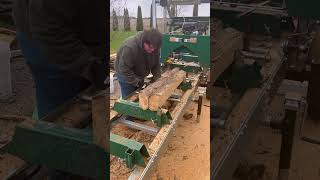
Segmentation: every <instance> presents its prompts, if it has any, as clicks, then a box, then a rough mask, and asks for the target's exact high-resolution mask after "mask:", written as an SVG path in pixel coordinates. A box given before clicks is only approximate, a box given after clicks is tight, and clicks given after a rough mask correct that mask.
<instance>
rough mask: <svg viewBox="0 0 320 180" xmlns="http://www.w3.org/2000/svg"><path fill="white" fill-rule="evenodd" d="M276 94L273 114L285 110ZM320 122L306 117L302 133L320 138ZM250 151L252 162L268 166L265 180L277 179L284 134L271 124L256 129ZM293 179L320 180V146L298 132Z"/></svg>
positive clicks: (291, 174) (293, 160) (293, 157)
mask: <svg viewBox="0 0 320 180" xmlns="http://www.w3.org/2000/svg"><path fill="white" fill-rule="evenodd" d="M279 99H280V98H279V97H277V96H276V97H275V98H274V99H273V101H272V102H271V104H270V107H273V108H272V110H271V111H270V114H278V113H279V112H280V111H281V108H280V107H281V100H279ZM319 131H320V125H319V123H315V121H314V120H311V119H306V120H305V124H304V128H303V130H302V134H303V135H304V136H308V137H312V138H314V139H318V140H320V134H319ZM256 132H257V133H256V136H254V138H253V140H252V142H251V143H250V145H249V149H250V152H248V153H247V157H248V161H249V163H250V164H263V165H265V167H266V169H265V174H264V179H268V180H276V179H277V176H278V167H279V165H278V163H279V158H280V147H281V134H280V132H279V131H278V130H273V129H271V128H269V127H259V128H258V129H257V130H256ZM289 179H290V180H319V179H320V145H315V144H311V143H308V142H305V141H302V140H301V139H300V138H299V136H298V135H297V134H296V136H295V139H294V144H293V151H292V159H291V170H290V176H289Z"/></svg>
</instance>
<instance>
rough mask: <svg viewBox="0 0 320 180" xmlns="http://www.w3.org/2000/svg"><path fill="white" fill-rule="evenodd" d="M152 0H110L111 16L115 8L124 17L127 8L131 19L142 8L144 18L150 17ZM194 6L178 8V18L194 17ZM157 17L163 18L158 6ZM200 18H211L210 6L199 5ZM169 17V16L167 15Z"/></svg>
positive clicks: (161, 9)
mask: <svg viewBox="0 0 320 180" xmlns="http://www.w3.org/2000/svg"><path fill="white" fill-rule="evenodd" d="M151 3H152V1H151V0H110V6H111V7H110V15H111V13H112V9H113V8H114V9H115V10H116V12H117V15H119V14H120V16H121V15H123V8H124V7H126V8H127V9H128V11H129V15H130V17H137V10H138V6H139V5H140V6H141V10H142V17H150V8H151V7H150V6H151ZM192 11H193V5H184V6H178V16H192ZM156 12H157V17H159V18H161V17H163V8H162V7H161V6H160V5H159V4H157V10H156ZM198 15H199V16H210V4H209V3H205V4H200V5H199V11H198ZM167 17H168V15H167Z"/></svg>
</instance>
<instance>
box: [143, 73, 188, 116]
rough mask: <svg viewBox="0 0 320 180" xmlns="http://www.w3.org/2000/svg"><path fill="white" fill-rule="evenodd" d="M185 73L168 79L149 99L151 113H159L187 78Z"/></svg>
mask: <svg viewBox="0 0 320 180" xmlns="http://www.w3.org/2000/svg"><path fill="white" fill-rule="evenodd" d="M186 74H187V73H186V72H185V71H182V70H181V71H179V72H178V73H176V74H175V75H174V76H173V77H168V79H167V81H166V83H165V84H164V85H163V86H161V87H160V89H157V91H156V92H154V93H153V94H152V95H151V96H150V98H149V109H150V110H151V111H157V110H158V109H159V108H160V107H161V106H162V105H164V103H165V102H166V101H167V99H168V98H169V97H170V96H171V95H172V94H173V92H174V91H175V90H176V89H177V88H178V86H179V85H180V84H181V82H182V81H183V80H184V79H185V77H186Z"/></svg>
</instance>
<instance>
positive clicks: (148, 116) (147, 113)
mask: <svg viewBox="0 0 320 180" xmlns="http://www.w3.org/2000/svg"><path fill="white" fill-rule="evenodd" d="M113 109H114V110H115V111H116V112H118V113H119V114H123V115H127V116H132V117H135V118H138V119H143V120H149V121H154V122H155V123H156V124H157V126H158V127H162V126H163V125H164V124H169V123H170V119H172V117H171V115H170V113H169V112H168V111H163V112H160V113H158V112H155V111H151V110H149V109H147V110H143V109H142V108H141V107H140V106H139V103H136V102H130V101H126V100H119V101H118V102H115V104H114V107H113Z"/></svg>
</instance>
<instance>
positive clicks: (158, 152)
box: [110, 1, 210, 179]
mask: <svg viewBox="0 0 320 180" xmlns="http://www.w3.org/2000/svg"><path fill="white" fill-rule="evenodd" d="M181 3H182V4H181ZM193 3H194V2H193V1H181V2H180V1H170V2H169V4H171V5H173V6H174V5H187V4H193ZM167 25H168V31H167V32H165V33H163V34H162V46H161V49H160V62H161V71H162V75H161V77H160V78H159V79H158V80H157V81H155V82H153V83H148V82H149V81H150V78H149V77H147V78H146V79H145V82H146V83H145V85H144V86H143V87H142V88H141V89H138V90H136V91H135V92H133V93H132V94H131V95H130V96H129V97H128V98H127V99H125V100H124V99H122V98H121V97H120V88H119V85H118V80H117V79H116V76H114V78H112V80H111V81H110V82H111V83H112V84H114V87H113V89H112V92H111V96H110V98H111V99H110V110H111V111H110V123H111V128H110V131H111V132H110V154H111V157H110V179H159V178H160V177H159V176H162V178H164V179H167V178H170V175H169V173H168V175H166V174H161V175H159V172H161V167H160V166H158V165H159V164H161V165H162V166H166V164H164V163H163V162H164V160H162V159H161V158H162V157H164V156H165V154H167V152H168V149H170V147H171V145H170V141H172V139H173V138H174V137H175V136H176V133H175V131H176V130H177V128H179V124H185V122H184V120H183V119H184V118H185V117H186V116H190V117H189V118H191V120H190V121H194V122H193V123H195V124H199V123H200V122H201V123H206V122H208V123H206V124H207V126H206V129H208V130H209V114H207V115H202V111H203V108H206V107H205V106H204V105H208V104H209V103H210V100H209V99H207V97H206V91H207V90H206V87H207V82H208V81H209V79H208V78H209V73H210V53H209V52H210V35H209V17H176V16H175V15H174V14H171V15H170V18H169V20H168V24H167ZM113 73H114V71H113V70H112V69H111V75H110V77H113ZM191 105H192V106H194V107H195V108H194V110H193V111H191V110H190V108H188V106H191ZM132 117H133V118H134V119H135V120H134V121H132V120H130V118H132ZM193 131H194V130H193ZM208 132H209V131H208ZM185 133H186V132H185ZM186 136H187V134H183V137H186ZM207 137H209V133H208V134H207ZM204 138H206V137H204ZM173 146H176V148H179V147H178V144H175V145H173ZM187 148H188V149H190V148H192V147H187ZM171 149H172V147H171ZM185 150H187V149H185ZM208 150H209V147H208ZM169 153H170V154H171V155H172V156H174V157H176V158H177V157H179V156H181V154H185V153H183V152H182V151H181V150H180V151H177V152H169ZM175 153H178V154H175ZM189 153H191V152H189ZM202 156H203V158H204V159H206V157H207V159H208V160H209V153H208V155H206V154H203V155H202ZM183 157H184V158H183V159H182V160H175V161H176V165H175V164H173V168H174V167H175V166H177V164H179V161H181V162H180V167H181V165H182V167H183V164H184V161H185V159H186V156H183ZM196 159H198V157H195V160H196ZM177 161H178V162H177ZM208 165H209V163H208ZM167 166H170V164H168V165H167ZM186 168H187V167H186ZM189 168H193V166H190V167H189ZM175 171H176V172H175V174H179V172H181V173H180V174H183V172H184V171H183V169H177V170H175ZM177 171H179V172H177ZM155 172H157V173H155ZM164 172H165V171H164ZM173 172H174V171H173ZM206 173H209V168H208V171H207V170H206V169H204V174H206ZM175 177H176V178H183V177H180V176H179V175H175ZM184 177H186V176H184ZM207 177H208V175H207ZM162 178H160V179H162Z"/></svg>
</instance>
